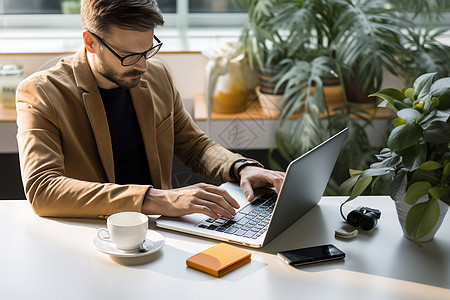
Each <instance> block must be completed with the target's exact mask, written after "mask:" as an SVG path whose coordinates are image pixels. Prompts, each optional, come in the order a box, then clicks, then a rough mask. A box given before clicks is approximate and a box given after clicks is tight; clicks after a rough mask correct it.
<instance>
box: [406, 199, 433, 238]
mask: <svg viewBox="0 0 450 300" xmlns="http://www.w3.org/2000/svg"><path fill="white" fill-rule="evenodd" d="M438 219H439V204H438V203H437V200H435V199H431V200H429V201H427V202H422V203H419V204H417V205H414V206H413V207H411V209H410V210H409V212H408V215H407V216H406V231H407V232H408V234H409V235H410V236H411V237H413V239H419V238H421V237H424V236H426V235H427V234H428V233H429V232H430V231H431V230H432V229H433V227H434V225H436V223H437V220H438Z"/></svg>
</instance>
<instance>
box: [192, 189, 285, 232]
mask: <svg viewBox="0 0 450 300" xmlns="http://www.w3.org/2000/svg"><path fill="white" fill-rule="evenodd" d="M276 200H277V194H273V193H272V194H263V195H261V196H258V197H256V198H255V200H253V201H252V202H251V203H249V204H248V205H246V206H245V207H244V208H243V209H241V210H240V211H238V212H237V213H236V215H235V216H234V217H233V218H232V219H228V218H225V217H220V218H219V219H217V220H215V219H213V218H206V219H205V220H203V221H202V222H201V223H200V224H198V225H197V227H199V228H204V229H205V230H213V231H218V232H223V233H227V234H231V235H236V236H244V237H247V238H252V239H256V238H258V237H259V236H261V234H263V233H264V232H266V230H267V227H268V225H269V221H270V218H271V216H272V212H273V208H274V206H275V202H276Z"/></svg>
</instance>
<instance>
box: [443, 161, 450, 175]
mask: <svg viewBox="0 0 450 300" xmlns="http://www.w3.org/2000/svg"><path fill="white" fill-rule="evenodd" d="M444 176H446V177H447V176H450V163H447V164H446V165H445V167H444Z"/></svg>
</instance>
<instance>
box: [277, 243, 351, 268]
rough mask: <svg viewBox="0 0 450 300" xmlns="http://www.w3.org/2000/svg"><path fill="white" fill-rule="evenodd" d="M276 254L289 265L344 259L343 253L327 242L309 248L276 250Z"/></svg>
mask: <svg viewBox="0 0 450 300" xmlns="http://www.w3.org/2000/svg"><path fill="white" fill-rule="evenodd" d="M277 256H278V257H279V258H280V259H281V260H282V261H284V262H285V263H287V264H288V265H291V266H294V267H295V266H300V265H306V264H312V263H316V262H322V261H328V260H336V259H344V257H345V253H344V252H342V251H341V250H339V249H338V248H337V247H336V246H334V245H331V244H328V245H321V246H314V247H309V248H302V249H294V250H288V251H282V252H278V253H277Z"/></svg>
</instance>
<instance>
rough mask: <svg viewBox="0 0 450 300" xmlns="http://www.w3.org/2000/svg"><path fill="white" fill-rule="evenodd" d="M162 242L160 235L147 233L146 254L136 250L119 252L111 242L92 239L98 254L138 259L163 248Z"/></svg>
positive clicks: (162, 238)
mask: <svg viewBox="0 0 450 300" xmlns="http://www.w3.org/2000/svg"><path fill="white" fill-rule="evenodd" d="M164 242H165V239H164V237H163V236H162V234H160V233H159V232H156V231H153V230H149V231H147V238H146V239H145V245H146V246H147V247H148V251H146V252H140V251H139V250H138V249H136V250H130V251H125V250H120V249H117V248H116V246H115V245H114V244H113V243H112V242H107V241H103V240H101V239H99V238H98V237H97V236H96V237H95V238H94V247H95V248H97V250H98V251H100V252H103V253H106V254H109V255H113V256H117V257H139V256H144V255H149V254H151V253H154V252H156V251H158V250H159V249H161V248H162V246H164Z"/></svg>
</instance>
